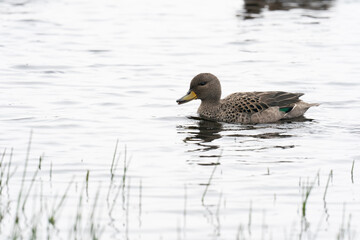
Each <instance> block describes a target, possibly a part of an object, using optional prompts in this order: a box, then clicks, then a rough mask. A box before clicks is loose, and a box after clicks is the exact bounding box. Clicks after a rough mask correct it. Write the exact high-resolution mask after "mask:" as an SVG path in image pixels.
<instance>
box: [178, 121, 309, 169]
mask: <svg viewBox="0 0 360 240" xmlns="http://www.w3.org/2000/svg"><path fill="white" fill-rule="evenodd" d="M189 118H190V119H191V120H193V121H191V122H190V123H189V124H187V125H179V126H177V132H178V134H184V135H185V138H184V140H183V141H184V142H185V143H188V144H190V149H189V150H188V152H199V153H200V154H196V160H195V162H200V163H198V164H200V165H209V163H204V161H203V160H205V159H208V160H210V164H213V163H214V162H215V160H216V158H218V157H220V155H221V151H220V149H224V148H226V149H227V151H228V150H229V151H232V152H242V153H245V152H249V153H250V152H253V151H263V150H266V149H274V148H281V149H288V148H294V147H295V146H294V145H289V143H288V141H281V140H280V139H284V138H291V137H293V136H294V135H295V134H296V133H294V132H293V131H291V129H297V128H299V127H301V125H302V124H303V122H308V121H312V120H311V119H307V118H305V117H300V118H297V119H294V120H291V121H290V120H286V121H283V122H279V123H273V124H259V125H241V124H226V123H219V122H214V121H209V120H204V119H202V118H198V117H189ZM295 132H296V131H295ZM221 138H224V140H222V141H216V140H220V139H221ZM269 139H270V140H274V139H279V140H280V141H273V142H269V141H268V140H269ZM191 146H195V148H192V147H191ZM217 149H219V150H218V151H216V150H217ZM214 158H215V159H214ZM201 159H203V160H201ZM192 162H194V161H192Z"/></svg>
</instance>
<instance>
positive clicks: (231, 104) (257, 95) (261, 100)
mask: <svg viewBox="0 0 360 240" xmlns="http://www.w3.org/2000/svg"><path fill="white" fill-rule="evenodd" d="M302 95H303V93H289V92H281V91H270V92H242V93H233V94H231V95H229V96H228V97H226V98H225V99H223V100H222V105H223V106H224V107H226V108H227V109H229V108H231V109H233V110H235V111H236V112H241V113H249V114H253V113H257V112H261V111H263V110H265V109H268V108H270V107H279V109H280V111H283V112H288V111H291V109H292V108H293V106H294V105H295V104H296V103H297V102H299V101H300V99H299V97H301V96H302Z"/></svg>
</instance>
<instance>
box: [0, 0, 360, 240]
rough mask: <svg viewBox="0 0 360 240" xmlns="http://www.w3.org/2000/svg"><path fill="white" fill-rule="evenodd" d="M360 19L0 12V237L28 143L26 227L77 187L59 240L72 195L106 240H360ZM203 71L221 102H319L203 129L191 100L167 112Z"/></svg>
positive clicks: (204, 7) (68, 7) (159, 8)
mask: <svg viewBox="0 0 360 240" xmlns="http://www.w3.org/2000/svg"><path fill="white" fill-rule="evenodd" d="M260 2H261V1H260ZM300 2H301V1H300ZM305 2H307V1H305ZM284 9H286V10H284ZM359 9H360V2H358V1H353V0H338V1H315V5H314V4H313V5H311V4H310V5H307V4H305V5H301V4H290V5H287V6H282V7H281V6H280V7H276V6H275V7H274V6H270V5H266V4H265V5H262V4H260V5H258V6H255V7H254V5H252V4H247V5H246V4H244V2H242V1H239V0H229V1H205V0H199V1H189V0H185V1H164V0H156V1H150V2H149V1H141V0H136V1H128V0H124V1H117V0H105V1H92V0H91V1H82V0H76V1H67V0H60V1H44V0H37V1H25V2H23V1H1V2H0V20H1V21H0V63H1V64H0V131H1V134H0V150H1V151H2V152H3V151H4V150H5V149H6V153H5V158H4V159H6V160H5V161H8V159H9V156H10V149H11V148H13V160H12V161H13V162H12V166H13V167H14V168H15V167H17V168H18V170H17V171H16V173H15V175H14V176H13V177H12V178H11V180H10V186H11V187H9V189H8V190H7V191H8V195H7V196H4V195H2V198H1V202H2V204H1V206H2V207H1V209H2V212H6V211H5V210H4V209H6V206H7V205H6V204H5V203H6V202H10V203H11V204H10V207H9V209H10V210H9V211H8V212H9V213H8V214H5V215H4V216H5V218H4V219H5V220H2V221H1V231H0V236H2V238H3V237H6V236H10V235H11V234H10V233H9V232H11V229H12V227H11V226H13V223H12V219H13V218H14V212H13V210H14V208H15V203H16V199H17V197H18V195H17V193H18V191H19V189H20V186H21V179H22V169H23V166H24V162H25V158H26V152H27V147H28V142H29V136H30V132H31V131H32V140H31V150H30V158H29V166H28V175H27V178H26V183H27V184H29V183H30V182H31V177H32V175H33V174H34V172H35V171H36V169H37V166H38V163H39V156H42V158H43V161H42V168H41V170H40V171H39V173H38V176H37V179H38V180H37V181H36V184H35V187H34V188H33V191H32V192H31V194H30V197H29V200H28V203H27V206H28V207H27V211H29V213H28V215H30V216H31V211H32V210H33V209H37V208H39V206H38V205H37V204H39V199H42V200H41V202H48V203H49V205H51V203H53V202H57V201H58V200H59V196H61V195H62V194H63V193H64V191H65V189H66V187H67V186H68V184H69V182H72V185H71V188H70V190H69V192H68V194H67V200H66V202H65V205H64V207H63V210H62V212H61V214H59V216H58V220H57V225H56V226H57V227H56V229H57V231H56V230H55V231H54V232H55V233H56V234H55V233H54V232H52V234H53V235H52V236H53V238H55V239H57V238H60V239H68V236H69V235H68V233H69V232H71V229H72V227H73V223H74V221H75V219H76V216H75V212H76V209H78V199H79V196H80V195H82V194H84V201H83V203H82V204H83V212H84V218H85V215H86V213H89V212H90V211H91V208H92V204H93V201H94V199H95V196H96V194H97V192H98V189H100V193H99V202H98V209H99V210H98V211H97V217H96V222H97V224H98V225H99V226H101V227H102V229H103V231H102V234H101V238H102V239H237V237H239V238H240V236H242V237H244V238H245V239H261V238H264V239H336V237H337V236H338V234H339V233H341V231H342V229H343V230H344V229H345V230H344V231H345V232H347V234H349V235H350V236H352V238H350V239H358V238H359V234H360V233H359V230H358V229H359V226H360V225H359V222H360V219H359V218H360V192H359V182H360V178H359V174H360V172H359V160H360V153H359V148H360V143H359V140H360V138H359V135H360V123H359V116H360V114H359V110H360V97H359V96H360V95H359V92H360V67H359V63H360V60H359V59H360V28H359V26H358V25H359V24H358V23H359V20H360V17H359V16H360V14H359V13H360V10H359ZM200 72H211V73H213V74H215V75H216V76H218V78H219V79H220V81H221V83H222V89H223V96H226V95H228V94H230V93H232V92H235V91H264V90H282V91H293V92H303V93H305V95H304V96H303V97H302V99H303V100H305V101H308V102H317V103H320V104H321V105H320V106H319V107H316V108H312V109H310V110H309V111H308V112H307V113H306V117H307V120H305V121H299V122H288V123H286V122H285V123H275V124H260V125H249V126H247V125H234V124H224V123H213V122H208V121H203V120H201V119H198V118H197V117H196V116H197V115H196V110H197V107H198V106H199V101H193V102H190V103H187V104H185V105H181V106H177V105H176V102H175V100H176V99H177V98H179V97H181V96H183V95H184V94H185V93H186V92H187V90H188V87H189V83H190V80H191V79H192V78H193V77H194V76H195V75H196V74H198V73H200ZM117 141H118V149H117V153H121V156H119V157H120V158H119V159H120V160H119V167H118V168H119V170H118V174H117V175H116V177H115V179H116V180H115V183H114V185H115V186H118V185H119V184H120V182H121V177H122V170H120V168H121V167H122V166H123V164H124V163H123V162H124V161H125V160H124V159H125V152H126V158H127V163H129V162H130V163H129V165H128V166H129V168H128V172H127V177H128V178H129V181H128V182H127V185H126V188H124V191H123V192H122V194H121V195H122V197H118V200H117V201H116V202H115V203H116V204H115V208H114V210H113V212H112V214H111V216H109V215H110V214H108V212H109V204H108V202H109V200H108V199H107V197H108V189H109V186H110V168H111V164H112V159H113V155H114V149H115V145H116V142H117ZM130 160H131V161H130ZM217 163H219V165H215V164H217ZM353 163H354V168H353V175H351V169H352V164H353ZM120 166H121V167H120ZM215 166H216V168H215ZM331 170H332V171H333V175H332V176H333V177H332V178H330V181H329V185H328V188H327V187H326V184H327V180H328V177H329V174H330V171H331ZM50 171H51V174H49V172H50ZM87 171H89V181H88V189H87V191H86V194H85V193H83V192H82V190H81V189H82V188H83V186H84V180H85V176H86V173H87ZM213 171H214V175H213V177H212V178H211V177H210V176H211V174H212V172H213ZM317 176H318V177H317ZM314 179H315V182H314V187H313V189H312V191H311V194H310V196H309V199H308V203H307V208H306V216H303V213H302V202H303V200H304V192H305V189H306V186H309V185H311V184H312V183H313V181H314ZM209 182H210V185H208V184H209ZM207 185H208V189H207V190H205V189H206V186H207ZM325 189H327V192H326V198H325V199H324V197H323V196H324V193H325ZM205 191H207V192H206V194H205V197H204V195H203V194H204V192H205ZM110 192H111V194H112V195H111V196H112V198H113V199H116V198H117V197H116V188H114V189H113V190H111V191H110ZM203 197H204V198H203ZM202 200H203V201H202ZM41 204H43V203H40V205H41ZM34 206H37V207H34ZM45 213H46V211H45V210H44V211H43V214H42V215H41V214H40V217H39V219H40V220H38V221H39V233H38V238H39V239H45V238H46V234H47V231H46V219H45V222H44V220H43V218H44V217H45V218H46V214H45ZM35 215H36V214H35ZM31 221H32V220H31V219H28V220H25V221H24V222H25V223H24V226H27V225H26V223H28V226H31ZM29 222H30V223H29ZM88 228H89V225H87V224H85V223H84V226H83V228H82V229H83V231H84V232H87V230H86V229H88ZM29 229H30V228H27V227H24V233H23V234H24V235H26V234H29ZM85 235H86V234H84V236H85ZM55 236H56V237H55ZM84 239H86V237H84Z"/></svg>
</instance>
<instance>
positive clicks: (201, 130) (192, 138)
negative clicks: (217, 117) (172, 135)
mask: <svg viewBox="0 0 360 240" xmlns="http://www.w3.org/2000/svg"><path fill="white" fill-rule="evenodd" d="M189 118H190V119H193V120H196V121H195V122H194V123H195V124H194V123H193V124H190V125H185V126H178V127H177V128H178V133H186V134H187V136H186V137H185V139H184V142H186V143H194V144H196V145H198V146H199V147H200V148H197V149H194V150H191V151H209V150H214V149H218V148H219V147H220V146H219V145H216V144H208V143H211V142H212V141H214V140H216V139H219V138H221V137H222V136H221V134H220V133H221V132H222V131H223V125H222V124H221V123H218V122H215V121H209V120H204V119H202V118H198V117H189Z"/></svg>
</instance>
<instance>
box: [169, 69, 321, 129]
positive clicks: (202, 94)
mask: <svg viewBox="0 0 360 240" xmlns="http://www.w3.org/2000/svg"><path fill="white" fill-rule="evenodd" d="M302 95H304V94H303V93H291V92H283V91H265V92H236V93H232V94H230V95H229V96H227V97H226V98H224V99H221V84H220V81H219V79H218V78H217V77H216V76H215V75H213V74H211V73H200V74H198V75H196V76H195V77H194V78H193V79H192V80H191V83H190V89H189V91H188V92H187V93H186V95H185V96H183V97H182V98H179V99H178V100H176V102H177V103H178V104H179V105H180V104H184V103H187V102H190V101H191V100H194V99H200V100H201V104H200V106H199V108H198V110H197V112H198V114H199V115H200V117H201V118H204V119H207V120H212V121H218V122H225V123H241V124H258V123H274V122H278V121H280V120H284V119H294V118H298V117H301V116H303V114H304V113H305V112H306V111H307V110H308V109H309V108H310V107H312V106H318V105H319V104H317V103H306V102H304V101H302V100H300V99H299V98H300V97H301V96H302Z"/></svg>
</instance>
